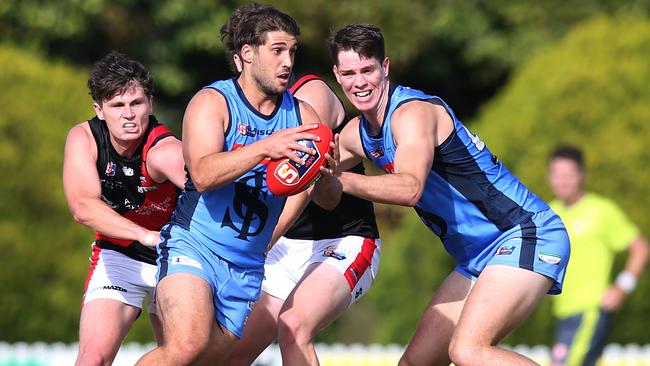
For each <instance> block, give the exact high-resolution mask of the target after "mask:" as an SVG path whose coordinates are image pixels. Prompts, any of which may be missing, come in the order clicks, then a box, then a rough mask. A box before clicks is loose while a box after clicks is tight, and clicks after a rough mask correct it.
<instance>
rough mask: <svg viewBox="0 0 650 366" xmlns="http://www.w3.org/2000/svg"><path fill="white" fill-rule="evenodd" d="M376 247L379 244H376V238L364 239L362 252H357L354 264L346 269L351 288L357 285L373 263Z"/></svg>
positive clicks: (346, 277)
mask: <svg viewBox="0 0 650 366" xmlns="http://www.w3.org/2000/svg"><path fill="white" fill-rule="evenodd" d="M376 249H377V244H375V239H374V238H365V239H363V244H362V245H361V252H360V253H359V254H357V257H356V258H355V259H354V261H353V262H352V264H350V266H349V267H348V268H347V269H346V270H345V279H346V280H348V285H350V290H352V289H354V286H356V285H357V282H359V279H360V278H361V276H363V274H364V273H365V272H366V270H367V269H368V267H369V266H370V263H372V256H373V254H375V250H376Z"/></svg>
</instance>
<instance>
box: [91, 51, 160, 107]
mask: <svg viewBox="0 0 650 366" xmlns="http://www.w3.org/2000/svg"><path fill="white" fill-rule="evenodd" d="M135 83H139V84H140V86H142V89H144V93H145V95H146V96H147V97H149V98H150V97H151V96H152V95H153V88H154V81H153V76H152V75H151V74H150V73H149V71H148V70H147V69H146V68H145V67H144V66H143V65H142V64H141V63H140V62H138V61H136V60H132V59H130V58H128V57H126V56H125V55H123V54H121V53H119V52H117V51H111V52H110V53H109V54H107V55H106V56H104V57H103V58H102V59H101V60H99V61H97V63H95V67H94V68H93V71H92V73H91V74H90V78H89V79H88V90H89V91H90V95H91V96H92V98H93V100H95V102H97V103H102V102H103V101H105V100H108V99H111V98H113V97H114V96H116V95H119V94H122V93H124V92H125V91H126V90H128V89H129V88H131V87H133V85H134V84H135Z"/></svg>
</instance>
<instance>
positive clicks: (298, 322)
mask: <svg viewBox="0 0 650 366" xmlns="http://www.w3.org/2000/svg"><path fill="white" fill-rule="evenodd" d="M312 338H313V330H312V329H309V328H308V327H306V326H305V321H304V318H303V316H302V315H300V314H299V313H298V312H295V311H285V312H284V313H282V314H280V317H279V319H278V339H279V341H280V344H306V343H310V342H311V341H312Z"/></svg>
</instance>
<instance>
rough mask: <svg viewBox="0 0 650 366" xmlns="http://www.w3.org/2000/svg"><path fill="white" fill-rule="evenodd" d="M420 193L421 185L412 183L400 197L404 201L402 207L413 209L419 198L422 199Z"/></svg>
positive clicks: (415, 182)
mask: <svg viewBox="0 0 650 366" xmlns="http://www.w3.org/2000/svg"><path fill="white" fill-rule="evenodd" d="M422 191H423V185H422V184H420V183H419V182H417V181H414V182H412V183H411V184H409V185H408V186H407V189H406V190H405V192H404V195H403V196H402V198H403V200H404V202H403V205H404V206H408V207H415V206H416V205H417V204H418V202H420V198H422Z"/></svg>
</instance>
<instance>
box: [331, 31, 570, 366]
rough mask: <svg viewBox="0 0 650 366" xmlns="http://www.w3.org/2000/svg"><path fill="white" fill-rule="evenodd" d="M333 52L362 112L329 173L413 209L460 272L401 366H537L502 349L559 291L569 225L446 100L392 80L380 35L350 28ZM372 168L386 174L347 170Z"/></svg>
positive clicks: (353, 190)
mask: <svg viewBox="0 0 650 366" xmlns="http://www.w3.org/2000/svg"><path fill="white" fill-rule="evenodd" d="M328 43H329V46H330V51H331V54H332V58H333V60H334V67H333V71H334V74H335V76H336V79H337V81H338V83H339V84H340V85H341V87H342V89H343V92H344V93H345V95H346V97H347V98H348V99H349V100H350V102H351V103H352V104H353V105H354V107H355V108H356V109H358V110H359V111H360V112H361V113H362V115H361V116H360V117H357V118H355V119H353V120H352V121H350V123H348V125H347V126H346V127H345V128H344V129H343V131H342V132H341V134H340V135H339V136H337V137H336V141H337V144H336V145H337V146H336V147H335V150H336V149H338V153H339V154H340V162H338V167H337V168H335V169H333V171H330V172H332V174H333V176H334V177H337V178H338V181H339V183H340V186H341V189H342V191H343V192H345V193H348V194H352V195H355V196H358V197H361V198H364V199H367V200H370V201H374V202H380V203H386V204H398V205H403V206H411V207H414V208H415V210H416V211H417V213H418V215H419V216H420V218H421V219H422V221H423V222H424V223H425V224H426V225H427V226H428V227H429V228H430V229H431V230H432V231H433V232H434V233H436V234H437V235H438V236H439V237H440V238H441V240H442V242H443V244H444V246H445V249H446V250H447V251H448V252H449V254H450V255H451V256H452V257H453V258H454V259H455V261H456V262H457V266H456V268H455V270H454V271H453V272H452V273H451V274H450V275H449V276H448V277H447V278H446V280H445V281H444V282H443V283H442V285H441V286H440V288H439V289H438V290H437V291H436V293H435V294H434V295H433V297H432V299H431V301H430V303H429V305H428V306H427V309H426V310H425V312H424V314H423V316H422V318H421V320H420V323H419V325H418V328H417V330H416V332H415V334H414V336H413V338H412V339H411V341H410V342H409V344H408V346H407V348H406V351H405V353H404V355H403V356H402V358H401V359H400V365H448V364H449V363H450V362H453V363H455V364H456V365H530V364H534V362H533V361H532V360H530V359H528V358H526V357H525V356H523V355H520V354H517V353H515V352H512V351H509V350H506V349H503V348H500V347H497V344H498V342H499V341H500V340H501V339H502V338H503V337H505V336H506V335H507V334H508V333H509V332H510V331H511V330H512V329H513V328H515V327H516V326H517V325H518V324H520V323H521V322H522V321H523V320H524V319H525V318H526V317H527V316H528V315H529V314H530V313H531V312H532V311H533V310H534V308H535V307H536V305H537V304H538V303H539V301H540V300H541V299H542V297H543V296H544V295H545V294H546V293H551V294H557V293H559V292H560V291H561V289H562V280H563V278H564V273H565V271H566V266H567V263H568V261H569V238H568V236H567V233H566V230H565V228H564V225H563V224H562V221H561V220H560V218H559V217H558V216H557V215H556V214H555V213H554V212H553V211H552V210H551V209H550V208H549V206H548V205H547V204H546V203H544V202H543V201H542V200H541V199H539V198H538V197H537V196H535V195H534V194H533V193H532V192H530V191H529V190H528V188H526V187H525V186H524V185H523V184H522V183H521V182H520V181H519V179H517V178H516V177H515V176H514V175H512V174H511V173H510V172H509V171H508V170H507V169H506V168H505V167H504V166H503V165H502V164H501V162H499V161H498V160H497V159H496V157H495V156H494V155H492V153H491V152H490V151H489V150H488V148H487V146H486V145H485V144H484V143H483V142H482V141H481V140H480V139H479V138H478V137H477V136H476V135H474V134H473V133H472V132H470V131H469V130H468V129H467V128H466V127H465V126H464V125H463V124H462V123H461V122H460V121H459V120H458V119H457V118H456V117H455V115H454V113H453V111H452V110H451V108H450V107H449V106H448V105H447V104H446V103H445V102H444V101H443V100H442V99H440V98H439V97H436V96H431V95H427V94H425V93H423V92H421V91H418V90H414V89H410V88H407V87H403V86H400V85H397V84H394V83H392V82H390V80H389V77H388V75H389V67H390V62H389V59H388V57H386V56H385V54H384V39H383V35H382V34H381V31H380V29H379V28H378V27H376V26H373V25H368V24H352V25H348V26H345V27H343V28H342V29H340V30H338V31H337V32H335V33H333V34H332V36H331V37H330V39H329V40H328ZM333 155H334V156H337V152H336V151H335V152H334V154H333ZM363 158H366V159H369V160H371V161H372V162H374V163H375V164H376V165H377V166H378V167H380V168H381V169H383V170H384V171H386V172H387V173H388V174H385V175H376V176H364V175H360V174H355V173H352V172H347V171H345V170H346V169H348V168H349V167H351V166H353V165H355V164H357V163H358V162H359V161H360V160H361V159H363Z"/></svg>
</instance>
